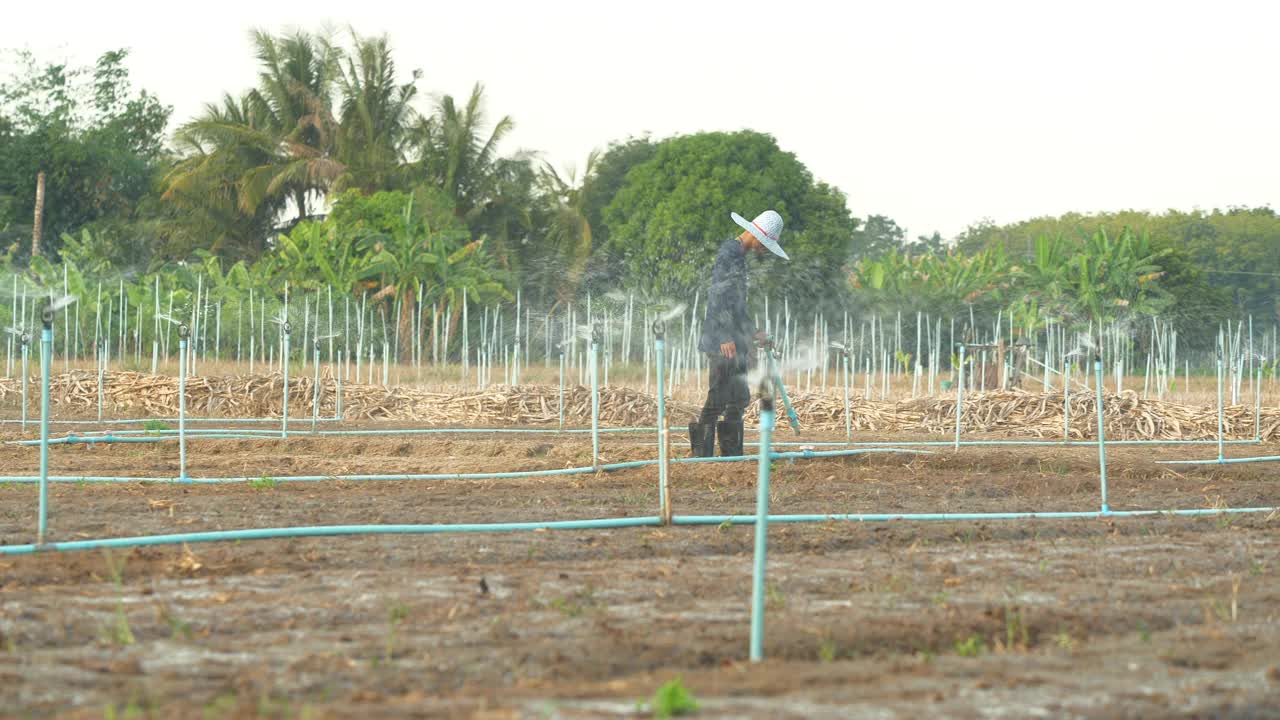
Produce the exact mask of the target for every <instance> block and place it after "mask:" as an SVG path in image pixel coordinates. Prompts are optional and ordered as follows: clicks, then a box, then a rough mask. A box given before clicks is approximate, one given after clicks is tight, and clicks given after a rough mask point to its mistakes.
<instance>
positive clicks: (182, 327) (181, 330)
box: [178, 323, 191, 340]
mask: <svg viewBox="0 0 1280 720" xmlns="http://www.w3.org/2000/svg"><path fill="white" fill-rule="evenodd" d="M178 337H179V338H181V339H183V340H186V339H187V338H189V337H191V328H190V327H188V326H187V324H186V323H178Z"/></svg>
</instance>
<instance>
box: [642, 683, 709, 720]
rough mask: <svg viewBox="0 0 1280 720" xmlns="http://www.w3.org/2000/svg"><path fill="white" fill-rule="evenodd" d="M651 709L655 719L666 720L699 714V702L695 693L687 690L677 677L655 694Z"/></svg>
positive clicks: (650, 705) (650, 704)
mask: <svg viewBox="0 0 1280 720" xmlns="http://www.w3.org/2000/svg"><path fill="white" fill-rule="evenodd" d="M649 709H650V710H652V711H653V716H654V717H655V718H662V719H664V720H665V718H673V717H677V716H679V715H688V714H691V713H695V712H697V711H698V701H697V700H695V699H694V697H693V693H691V692H689V690H688V689H687V688H685V686H684V683H683V682H682V679H681V678H679V677H677V678H676V679H675V680H672V681H670V682H668V683H666V684H665V685H663V686H662V687H660V688H658V690H657V692H655V693H654V694H653V699H652V700H650V701H649Z"/></svg>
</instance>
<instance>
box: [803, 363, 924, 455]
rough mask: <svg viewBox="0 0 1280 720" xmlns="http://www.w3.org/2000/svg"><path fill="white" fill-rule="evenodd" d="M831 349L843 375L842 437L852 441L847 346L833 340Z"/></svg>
mask: <svg viewBox="0 0 1280 720" xmlns="http://www.w3.org/2000/svg"><path fill="white" fill-rule="evenodd" d="M831 350H832V351H833V352H835V353H837V354H838V355H839V356H840V360H841V364H842V367H843V372H844V375H843V380H842V382H841V384H842V385H843V386H844V437H845V440H848V441H849V442H852V441H853V417H852V415H851V413H850V408H849V348H847V347H845V346H844V345H843V344H841V343H838V342H833V343H831ZM824 367H825V366H824ZM913 392H914V391H913Z"/></svg>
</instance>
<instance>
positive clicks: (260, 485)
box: [249, 475, 280, 490]
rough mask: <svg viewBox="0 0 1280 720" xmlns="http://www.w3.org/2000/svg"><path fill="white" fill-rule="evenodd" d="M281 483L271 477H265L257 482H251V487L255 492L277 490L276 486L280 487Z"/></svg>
mask: <svg viewBox="0 0 1280 720" xmlns="http://www.w3.org/2000/svg"><path fill="white" fill-rule="evenodd" d="M279 483H280V481H279V480H276V479H275V478H273V477H271V476H270V475H263V476H262V477H260V478H258V479H257V480H250V481H249V487H251V488H253V489H254V490H271V489H273V488H275V486H276V485H278V484H279Z"/></svg>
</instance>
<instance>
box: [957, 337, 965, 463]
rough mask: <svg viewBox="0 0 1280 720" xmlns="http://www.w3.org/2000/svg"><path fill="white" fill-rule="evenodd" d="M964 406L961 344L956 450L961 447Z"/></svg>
mask: <svg viewBox="0 0 1280 720" xmlns="http://www.w3.org/2000/svg"><path fill="white" fill-rule="evenodd" d="M963 407H964V345H961V346H960V382H958V383H957V384H956V442H955V446H956V450H959V449H960V411H961V408H963Z"/></svg>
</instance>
